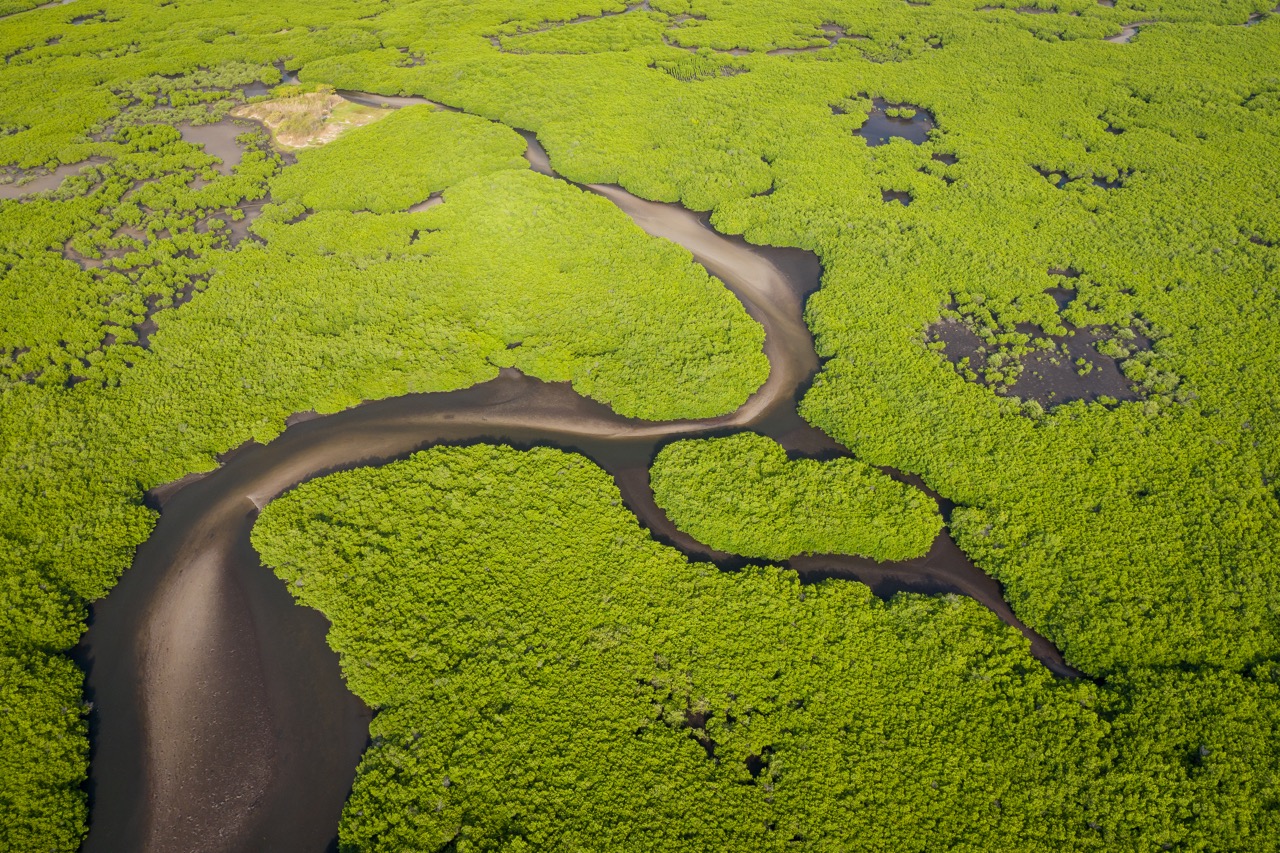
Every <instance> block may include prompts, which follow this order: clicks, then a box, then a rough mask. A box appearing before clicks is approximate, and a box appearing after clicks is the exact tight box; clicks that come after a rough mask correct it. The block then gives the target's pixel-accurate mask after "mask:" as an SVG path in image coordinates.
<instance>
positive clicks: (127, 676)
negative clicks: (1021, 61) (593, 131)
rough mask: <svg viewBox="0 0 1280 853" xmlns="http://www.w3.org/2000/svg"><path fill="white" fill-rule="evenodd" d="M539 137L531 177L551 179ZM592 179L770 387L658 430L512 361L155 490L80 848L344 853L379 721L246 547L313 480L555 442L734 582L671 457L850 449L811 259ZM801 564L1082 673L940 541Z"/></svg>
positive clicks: (109, 660) (102, 664)
mask: <svg viewBox="0 0 1280 853" xmlns="http://www.w3.org/2000/svg"><path fill="white" fill-rule="evenodd" d="M528 138H529V139H530V146H529V152H528V156H529V159H530V162H531V163H532V164H533V166H534V168H536V169H538V170H539V171H543V172H545V173H547V174H552V175H554V172H552V170H551V168H550V164H549V162H548V159H547V157H546V153H545V152H544V151H542V149H541V147H540V146H538V145H537V141H536V140H534V139H532V137H531V136H530V137H528ZM587 188H588V189H590V190H592V191H594V192H596V193H599V194H600V195H602V196H604V197H606V198H608V199H610V200H611V201H613V202H614V203H615V204H617V205H618V207H619V208H621V209H622V210H623V211H624V212H626V213H627V214H628V215H630V216H631V217H632V219H634V220H635V221H636V223H637V224H638V225H640V227H642V228H644V229H645V230H646V231H648V232H649V233H650V234H654V235H656V236H661V237H665V238H667V239H671V240H673V241H675V242H678V243H680V244H682V245H684V246H685V247H686V248H688V249H689V250H690V251H691V252H692V253H693V254H694V257H695V259H696V260H697V261H698V262H699V263H701V264H702V265H703V266H705V267H706V268H707V269H708V270H709V271H710V272H711V273H712V274H714V275H716V276H717V277H719V278H720V279H721V280H722V281H724V282H725V284H726V285H727V286H728V287H729V288H730V289H731V290H733V292H734V293H735V294H736V295H737V296H738V297H739V298H740V299H741V300H742V302H743V304H744V306H745V307H746V309H747V310H748V312H749V313H750V314H751V315H752V316H753V317H755V319H757V320H758V321H759V322H760V323H761V324H762V325H763V326H764V328H765V332H766V340H765V352H766V354H767V355H768V357H769V360H770V366H771V372H770V376H769V379H768V381H767V382H766V383H765V384H764V385H763V386H762V387H761V388H760V389H759V390H758V391H757V392H756V394H755V395H753V396H752V397H751V398H750V399H749V400H748V401H747V403H746V404H745V405H744V406H743V407H742V408H741V409H739V410H737V411H736V412H734V413H732V414H730V415H726V416H723V417H720V418H714V419H709V420H704V421H674V422H665V423H655V422H648V421H638V420H631V419H627V418H623V417H620V416H618V415H617V414H615V413H613V412H612V411H611V410H610V409H608V408H607V407H605V406H603V405H601V404H599V403H596V402H594V401H591V400H587V399H584V398H582V397H580V396H578V395H577V394H575V393H574V392H573V391H572V389H571V388H570V387H569V386H568V385H567V384H563V383H545V382H541V381H539V380H536V379H531V378H529V377H526V376H523V375H521V374H519V373H517V372H515V371H511V370H504V371H502V373H501V374H500V375H499V376H498V378H496V379H494V380H492V381H490V382H487V383H484V384H482V385H479V386H475V387H473V388H469V389H466V390H462V391H455V392H450V393H439V394H415V395H407V396H404V397H397V398H392V399H388V400H381V401H376V402H370V403H366V404H364V405H361V406H358V407H356V408H354V409H349V410H347V411H344V412H341V413H338V414H335V415H328V416H324V417H316V416H308V415H305V414H304V415H299V416H295V417H294V418H292V419H291V421H292V423H291V425H290V426H289V428H288V429H286V430H285V432H284V434H283V435H281V436H280V437H279V438H277V439H276V440H275V441H273V442H271V443H270V444H268V445H255V444H250V445H247V446H245V447H243V448H241V449H239V450H237V451H235V452H233V453H232V454H230V455H229V456H228V458H227V459H226V460H225V463H224V464H223V465H222V466H221V467H220V468H219V469H218V470H217V471H215V472H213V473H211V474H209V475H207V476H204V477H192V478H186V479H184V480H183V481H181V482H179V483H176V484H170V485H169V486H164V487H160V488H158V489H156V490H153V492H151V493H150V494H149V496H148V498H149V500H151V501H152V502H153V503H154V505H156V506H157V507H159V509H160V511H161V515H160V520H159V522H158V524H157V526H156V528H155V530H154V532H153V533H152V536H151V537H150V539H149V540H148V541H147V542H146V543H145V544H144V545H142V546H141V547H140V548H139V549H138V551H137V553H136V555H135V558H134V562H133V566H132V568H131V569H130V570H129V571H128V572H126V573H125V574H124V576H123V578H122V579H121V581H120V583H119V584H118V586H117V587H116V588H115V590H113V591H112V593H111V594H110V595H109V596H107V597H106V598H105V599H103V600H101V601H99V602H97V603H95V605H94V607H93V618H92V621H91V625H90V628H89V631H88V633H87V634H86V635H85V638H84V640H83V642H82V644H81V647H80V649H79V657H80V659H81V660H82V662H83V663H84V665H85V666H86V668H87V670H88V682H87V684H88V686H87V689H88V693H89V698H90V700H91V701H93V702H94V711H93V714H92V716H91V734H92V737H91V739H92V742H93V754H92V765H91V775H90V792H91V821H90V832H89V837H88V840H87V842H86V844H85V847H84V850H85V851H87V853H109V851H121V850H129V851H178V850H181V851H189V853H194V851H210V853H213V852H214V851H217V853H223V851H227V852H228V853H232V852H234V853H238V852H239V851H263V850H271V851H279V853H289V852H290V851H297V853H319V852H320V851H325V850H329V849H336V846H335V836H336V831H337V824H338V817H339V814H340V812H341V808H342V804H343V802H344V800H345V799H346V796H347V794H348V792H349V790H350V786H351V782H352V779H353V778H354V775H355V767H356V763H357V762H358V760H359V758H360V755H361V753H362V752H363V750H364V747H365V744H366V740H367V731H368V721H369V719H370V712H369V710H368V709H367V708H365V707H364V705H363V704H362V703H361V702H360V701H359V700H358V699H356V698H355V697H354V696H352V695H351V694H350V693H349V692H348V691H347V690H346V687H345V685H344V684H343V682H342V680H341V677H340V672H339V667H338V661H337V657H336V655H334V654H333V652H331V651H330V650H329V648H328V646H327V645H326V643H325V633H326V630H327V628H328V624H327V622H326V620H325V619H324V617H323V616H321V615H320V614H319V613H317V612H315V611H312V610H309V609H306V608H303V607H300V606H297V605H295V604H294V603H293V600H292V598H291V597H290V595H289V594H288V592H287V590H286V588H285V586H284V584H283V583H281V582H280V581H279V580H277V579H276V578H275V576H274V575H273V574H272V573H271V572H270V571H268V570H267V569H265V568H264V567H263V566H262V565H261V563H260V562H259V559H258V556H257V554H256V553H255V552H254V551H253V549H252V547H251V546H250V544H249V533H250V530H251V529H252V526H253V523H254V520H255V519H256V517H257V514H258V511H259V510H260V509H261V508H262V507H263V506H265V505H266V504H267V503H268V502H270V501H271V500H272V499H274V498H275V497H277V496H278V495H280V494H281V493H283V492H285V491H287V490H289V489H291V488H293V487H294V486H296V485H298V484H299V483H302V482H305V481H307V480H310V479H313V478H315V477H320V476H323V475H325V474H329V473H332V472H334V471H338V470H343V469H349V468H354V467H358V466H364V465H382V464H386V463H388V462H391V461H394V460H396V459H402V458H405V457H407V456H408V455H410V454H411V453H413V452H416V451H418V450H421V449H423V448H426V447H430V446H432V445H436V444H441V443H450V444H466V443H475V442H501V443H507V444H511V445H514V446H516V447H532V446H553V447H559V448H562V449H565V450H571V451H575V452H579V453H582V454H584V455H586V456H588V457H589V458H591V459H592V460H593V461H595V462H596V463H597V464H599V465H600V466H601V467H603V468H604V469H605V470H606V471H608V472H609V473H610V474H611V475H612V476H613V477H614V479H615V480H616V482H617V483H618V486H619V488H620V489H621V491H622V496H623V499H624V501H625V502H626V505H627V506H628V507H629V508H630V509H631V510H632V511H633V512H634V513H635V514H636V516H637V517H638V518H639V519H640V521H641V522H642V523H643V524H644V525H645V526H647V527H648V528H649V529H650V530H651V531H652V533H653V535H654V537H655V538H657V539H658V540H659V541H663V542H666V543H668V544H670V545H672V546H674V547H677V548H679V549H680V550H681V551H683V552H684V553H686V554H687V555H689V556H690V557H693V558H696V559H710V560H714V561H715V562H716V563H717V564H719V565H721V566H722V567H724V568H726V569H733V568H735V567H737V566H739V565H741V564H742V563H744V562H746V561H745V560H742V559H740V558H737V557H734V556H733V555H729V554H722V553H718V552H715V551H712V550H711V549H709V548H707V547H706V546H704V545H702V544H701V543H699V542H697V541H695V540H693V539H692V538H691V537H689V536H688V535H686V534H684V533H682V532H680V531H678V530H676V529H675V528H674V526H673V525H672V524H671V523H670V521H669V520H668V519H667V518H666V516H665V515H664V514H663V513H662V511H661V510H659V509H658V508H657V507H656V506H655V505H654V503H653V495H652V493H651V491H650V489H649V477H648V469H649V465H650V463H651V461H652V459H653V457H654V455H655V454H656V452H657V450H658V449H659V448H660V447H661V445H662V444H663V443H665V442H667V441H670V440H673V439H674V438H676V437H682V436H690V435H715V434H719V433H724V432H732V431H735V430H740V429H744V428H750V429H752V430H755V431H758V432H761V433H764V434H766V435H769V436H771V437H773V438H774V439H775V440H777V441H779V442H780V443H781V444H782V445H783V446H784V447H786V448H787V450H788V451H789V452H791V453H792V454H793V455H799V456H818V457H830V456H834V455H841V454H844V453H845V452H846V451H844V450H843V448H841V447H840V446H839V445H838V444H836V443H835V442H834V441H832V440H831V439H830V438H829V437H827V436H826V435H824V434H823V433H821V432H819V431H818V430H816V429H813V428H812V427H810V426H809V425H808V424H807V423H805V422H804V421H803V420H801V419H800V418H799V416H798V415H797V414H796V403H797V400H798V398H799V396H800V395H801V394H802V393H803V391H804V389H805V388H807V386H808V382H809V380H810V379H811V378H812V376H813V374H814V373H815V371H816V370H817V368H818V359H817V356H816V354H815V353H814V348H813V339H812V337H811V336H810V333H809V330H808V328H807V327H806V326H805V325H804V323H803V321H802V311H803V305H804V299H805V297H806V296H807V295H808V294H809V293H811V292H812V291H814V290H816V289H817V286H818V280H819V277H820V275H821V268H820V266H819V264H818V261H817V258H816V257H815V256H814V255H812V254H810V253H807V252H802V251H799V250H795V249H772V248H761V247H755V246H751V245H749V244H747V243H746V242H744V241H743V240H741V239H740V238H733V237H725V236H723V235H719V234H717V233H715V232H714V231H713V230H712V229H711V228H710V227H709V226H708V225H707V223H706V220H705V218H704V217H702V216H699V215H698V214H695V213H692V212H690V211H688V210H685V209H684V208H681V207H679V206H678V205H671V204H658V203H654V202H648V201H644V200H643V199H639V198H637V197H635V196H632V195H631V194H629V193H627V192H625V191H624V190H621V189H620V188H618V187H613V186H602V185H592V186H588V187H587ZM891 473H894V474H895V475H897V476H900V477H902V478H903V479H908V480H910V478H909V477H906V476H904V475H898V474H897V472H891ZM789 565H790V567H791V568H793V569H795V570H796V571H798V572H799V573H800V574H801V576H802V577H804V578H805V579H808V580H821V579H824V578H829V577H839V578H849V579H857V580H861V581H863V582H865V583H868V584H869V585H870V586H871V587H872V589H873V590H875V591H876V592H877V593H878V594H881V595H889V594H892V593H893V592H896V591H899V590H912V591H919V592H930V593H937V592H954V593H959V594H963V595H968V596H971V597H973V598H974V599H976V600H978V601H979V602H981V603H982V604H984V605H986V606H987V607H989V608H991V609H992V610H993V611H994V612H995V613H996V614H997V615H998V616H999V617H1000V618H1001V619H1003V620H1004V621H1005V622H1008V623H1009V624H1011V625H1014V626H1016V627H1017V628H1018V629H1019V630H1021V631H1022V632H1023V633H1024V634H1025V635H1026V636H1027V637H1028V638H1029V639H1030V640H1031V645H1032V653H1033V654H1034V655H1035V656H1036V657H1037V658H1039V659H1040V660H1041V661H1042V662H1044V664H1045V665H1046V666H1048V667H1049V668H1050V669H1052V670H1054V671H1055V672H1057V673H1059V674H1062V675H1070V674H1072V673H1071V670H1070V669H1069V668H1067V667H1066V666H1065V665H1064V664H1063V662H1062V658H1061V655H1059V654H1058V652H1057V650H1056V649H1054V648H1053V646H1052V645H1051V644H1050V643H1049V642H1048V641H1046V640H1045V639H1044V638H1042V637H1039V636H1038V635H1036V634H1034V633H1033V632H1031V631H1030V630H1029V629H1027V628H1026V627H1025V626H1024V625H1022V624H1021V623H1020V622H1018V620H1017V619H1016V618H1015V617H1014V615H1013V613H1012V612H1011V611H1010V609H1009V607H1008V605H1007V604H1006V603H1005V601H1004V599H1003V598H1002V596H1001V590H1000V587H999V585H998V584H997V583H996V582H995V581H993V580H992V579H990V578H989V577H987V576H986V575H984V574H983V573H982V572H981V571H980V570H978V569H977V568H976V567H975V566H974V565H973V564H972V562H970V561H969V560H968V559H967V558H966V557H965V555H964V554H963V553H962V552H961V551H960V550H959V548H957V547H956V545H955V543H954V542H952V540H951V539H950V538H949V536H948V535H947V533H946V531H944V532H943V533H942V534H940V536H939V537H938V539H937V541H936V542H935V543H934V546H933V549H932V550H931V551H930V552H929V554H928V555H927V556H925V557H922V558H920V559H918V560H912V561H907V562H904V563H886V564H877V563H875V562H873V561H870V560H864V559H858V558H848V557H805V558H802V559H796V560H793V561H790V563H789Z"/></svg>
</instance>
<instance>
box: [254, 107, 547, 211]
mask: <svg viewBox="0 0 1280 853" xmlns="http://www.w3.org/2000/svg"><path fill="white" fill-rule="evenodd" d="M524 149H525V141H524V139H522V138H521V137H520V135H519V134H517V133H515V132H514V131H512V130H510V129H508V128H505V127H503V126H502V125H498V124H493V123H492V122H488V121H485V120H484V119H482V118H476V117H475V116H468V115H461V114H459V113H451V112H446V111H443V110H436V109H435V108H433V107H431V106H429V105H426V104H422V105H417V106H410V107H405V108H404V109H402V110H400V111H398V112H396V113H395V114H393V115H391V116H388V117H387V118H385V119H382V120H381V121H378V122H376V123H374V124H371V125H369V126H367V127H362V128H356V129H355V130H351V131H348V132H347V133H345V134H343V135H342V136H340V137H338V138H337V139H336V140H334V141H333V142H330V143H329V144H327V145H325V146H324V147H322V148H316V149H313V150H303V151H299V152H298V162H297V164H296V165H293V166H290V167H289V168H287V169H285V170H284V171H283V172H281V173H280V174H279V176H277V177H276V178H275V179H274V180H273V181H272V182H271V195H272V197H273V198H275V199H277V200H279V201H287V200H292V201H298V202H301V203H302V204H303V205H305V206H306V207H308V208H312V209H314V210H369V211H372V212H374V213H391V212H393V211H396V210H405V209H407V208H409V207H410V206H411V205H413V204H416V203H417V202H420V201H425V200H426V199H427V197H428V196H430V195H431V194H432V193H435V192H439V191H440V190H443V189H444V188H445V187H450V186H453V185H454V184H456V183H458V182H460V181H462V180H463V179H464V178H469V177H471V176H473V175H481V174H484V173H486V172H494V171H497V170H499V169H525V168H528V165H529V164H528V163H526V162H525V159H524Z"/></svg>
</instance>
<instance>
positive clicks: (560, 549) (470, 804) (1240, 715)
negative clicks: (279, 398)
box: [253, 445, 1280, 851]
mask: <svg viewBox="0 0 1280 853" xmlns="http://www.w3.org/2000/svg"><path fill="white" fill-rule="evenodd" d="M619 503H620V501H619V493H618V490H617V487H616V486H615V485H614V484H613V482H612V481H611V480H610V479H609V477H608V476H607V475H606V474H604V472H602V471H600V470H599V469H598V468H596V467H595V466H594V465H592V464H591V463H590V462H588V461H587V460H586V459H584V458H582V457H580V456H575V455H572V454H567V453H564V452H561V451H556V450H550V449H539V450H533V451H530V452H523V453H522V452H517V451H513V450H511V449H509V448H500V447H492V446H484V445H481V446H473V447H466V448H436V449H433V450H430V451H426V452H424V453H420V454H417V455H416V456H414V457H413V458H412V459H410V460H408V461H405V462H399V463H394V464H392V465H389V466H387V467H385V468H382V469H377V470H374V469H363V470H357V471H352V472H347V473H342V474H335V475H332V476H330V477H327V478H325V479H323V480H318V481H313V482H311V483H308V484H306V485H304V486H301V487H299V488H298V489H297V490H295V491H294V492H292V493H291V494H289V495H287V496H285V497H284V498H281V499H280V500H278V501H276V502H274V503H272V504H271V505H269V506H268V507H267V508H266V510H265V511H264V513H263V515H262V517H261V518H260V519H259V521H258V523H257V525H256V526H255V528H254V534H253V535H254V543H255V545H256V547H257V548H258V549H259V551H260V552H261V553H262V555H263V558H264V559H265V560H266V561H267V562H268V564H270V565H272V566H274V567H275V569H276V571H277V572H278V573H279V575H280V576H281V577H282V578H283V579H284V580H285V581H287V582H288V585H289V589H290V590H291V591H292V592H293V593H294V595H295V596H296V597H297V598H298V599H299V600H300V601H302V602H304V603H306V604H307V605H309V606H312V607H316V608H319V609H320V610H321V611H323V612H324V613H325V614H326V615H327V616H328V617H329V618H330V619H331V620H332V622H333V628H332V629H331V632H330V642H331V643H332V645H333V646H334V648H335V649H337V650H338V651H339V652H340V653H341V655H342V667H343V672H344V674H345V676H346V678H347V681H348V683H349V684H350V686H351V688H352V689H353V690H354V691H355V692H356V693H357V694H359V695H360V696H362V697H364V699H365V700H366V701H367V702H369V703H370V704H371V705H373V706H374V707H375V708H377V709H378V714H377V716H376V717H375V718H374V721H373V726H372V731H371V734H372V736H373V745H372V746H371V747H370V748H369V750H368V751H367V752H366V754H365V757H364V760H363V762H362V764H361V766H360V771H359V776H358V779H357V782H356V788H355V791H354V793H353V794H352V797H351V799H350V801H349V802H348V804H347V808H346V811H345V813H344V815H343V821H342V827H341V840H342V846H343V849H345V850H370V851H404V850H438V849H455V850H459V851H463V850H472V851H474V850H526V849H593V850H637V851H641V850H662V851H669V850H742V851H755V850H789V849H812V850H893V851H906V850H917V851H926V850H1018V851H1040V850H1046V851H1047V850H1097V851H1121V850H1152V849H1161V847H1162V846H1164V847H1165V848H1166V849H1180V850H1259V851H1261V850H1270V849H1274V846H1273V845H1274V841H1275V838H1276V837H1277V833H1280V814H1277V812H1276V811H1275V803H1276V798H1277V796H1278V795H1280V775H1278V774H1280V764H1278V763H1277V755H1276V752H1275V750H1274V747H1273V746H1272V743H1273V742H1274V738H1275V736H1276V733H1277V732H1276V726H1277V724H1280V684H1278V683H1277V680H1276V675H1277V673H1276V672H1275V668H1274V667H1273V666H1272V665H1270V664H1268V665H1265V666H1261V667H1259V668H1258V669H1257V670H1256V671H1255V672H1254V673H1253V674H1251V675H1236V674H1229V673H1221V672H1194V671H1178V670H1172V671H1158V672H1144V673H1140V674H1127V673H1117V674H1116V675H1115V677H1114V678H1112V679H1110V680H1109V681H1108V684H1107V685H1106V686H1105V687H1100V686H1095V685H1093V684H1091V683H1089V682H1087V681H1059V680H1055V678H1054V677H1053V676H1052V675H1050V674H1049V673H1048V671H1046V670H1045V669H1043V668H1042V667H1040V666H1039V665H1038V664H1036V663H1035V662H1034V661H1033V660H1032V659H1031V658H1030V656H1029V655H1028V652H1027V643H1026V641H1025V639H1024V638H1023V637H1022V636H1021V635H1020V634H1019V633H1018V632H1017V631H1016V630H1014V629H1012V628H1010V627H1009V626H1007V625H1003V624H1001V623H1000V622H999V621H997V620H996V618H995V617H994V616H993V615H992V614H991V613H990V612H988V611H986V610H984V609H983V608H982V607H980V606H979V605H977V604H975V603H974V602H972V601H970V600H968V599H963V598H957V597H954V596H943V597H932V598H931V597H925V596H918V595H901V596H898V597H897V598H895V599H894V600H893V601H891V602H889V603H884V602H881V601H879V600H878V599H876V598H874V597H873V596H872V595H871V594H870V593H869V591H868V590H867V588H866V587H864V586H862V585H860V584H852V583H845V582H840V581H827V582H824V583H822V584H818V585H816V586H801V585H800V584H799V582H798V581H797V579H796V576H795V575H794V574H792V573H790V572H788V571H785V570H781V569H774V568H748V569H746V570H744V571H742V572H737V573H723V572H720V571H718V570H717V569H716V568H715V567H714V566H711V565H708V564H704V563H689V562H688V561H686V559H685V558H684V557H682V556H681V555H680V554H679V553H678V552H676V551H674V550H672V549H669V548H666V547H664V546H660V545H658V544H656V543H655V542H653V541H652V540H651V539H650V538H649V537H648V535H647V534H646V533H645V531H644V530H643V529H642V528H640V527H639V525H638V524H637V523H636V521H635V518H634V517H633V516H632V515H631V514H630V513H629V512H627V511H626V509H625V508H623V507H621V506H619Z"/></svg>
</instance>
